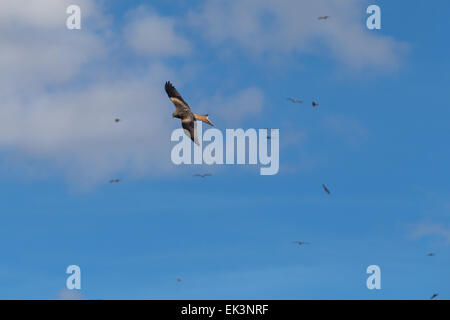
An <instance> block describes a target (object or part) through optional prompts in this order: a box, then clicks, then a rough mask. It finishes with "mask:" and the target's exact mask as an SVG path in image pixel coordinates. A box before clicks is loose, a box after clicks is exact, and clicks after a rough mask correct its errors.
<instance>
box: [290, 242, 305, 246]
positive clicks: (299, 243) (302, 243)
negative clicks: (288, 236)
mask: <svg viewBox="0 0 450 320" xmlns="http://www.w3.org/2000/svg"><path fill="white" fill-rule="evenodd" d="M292 242H293V243H296V244H298V245H299V246H301V245H304V244H309V242H306V241H292Z"/></svg>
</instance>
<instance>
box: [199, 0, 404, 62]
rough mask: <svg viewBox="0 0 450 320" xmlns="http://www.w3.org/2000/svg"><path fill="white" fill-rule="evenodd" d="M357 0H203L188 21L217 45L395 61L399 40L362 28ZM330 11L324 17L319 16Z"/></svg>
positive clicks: (342, 58)
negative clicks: (199, 7)
mask: <svg viewBox="0 0 450 320" xmlns="http://www.w3.org/2000/svg"><path fill="white" fill-rule="evenodd" d="M366 2H367V1H361V0H347V1H336V0H315V1H309V0H297V1H291V0H279V1H273V0H242V1H233V2H230V1H222V0H211V1H206V2H205V3H204V5H203V6H202V7H201V9H200V10H199V11H196V12H191V13H190V21H191V23H192V24H193V25H195V26H197V27H198V29H199V30H200V31H201V32H202V33H203V34H204V35H205V37H206V38H207V39H208V40H209V41H211V42H213V43H215V44H216V45H218V46H223V47H227V46H229V43H230V41H231V42H232V43H236V44H238V45H239V46H240V47H242V48H244V49H245V50H247V51H249V52H251V53H252V54H264V53H275V54H290V53H302V54H305V53H306V54H310V53H317V52H321V51H325V52H326V53H327V54H331V55H332V56H333V57H335V58H336V59H338V60H339V61H341V62H342V63H344V64H345V65H347V66H350V67H353V68H357V69H358V68H363V67H367V66H374V67H395V66H397V64H398V63H399V59H400V57H401V54H400V53H401V52H402V51H403V50H404V49H405V46H404V44H401V43H399V42H397V41H395V40H393V39H391V38H389V37H385V36H378V35H376V32H373V31H368V30H367V29H366V25H365V21H364V19H365V18H366V17H367V15H366V12H365V10H364V8H365V7H364V4H366ZM321 15H330V16H331V18H329V19H328V20H326V21H319V20H318V19H317V17H318V16H321Z"/></svg>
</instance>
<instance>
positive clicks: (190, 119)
mask: <svg viewBox="0 0 450 320" xmlns="http://www.w3.org/2000/svg"><path fill="white" fill-rule="evenodd" d="M164 89H165V90H166V93H167V95H168V96H169V99H170V101H172V103H173V104H174V106H175V112H173V113H172V117H173V118H178V119H181V126H182V127H183V129H184V132H185V133H186V135H187V136H188V137H189V138H191V140H192V141H194V143H195V144H197V145H199V142H198V137H197V126H196V123H195V121H196V120H200V121H202V122H204V123H207V124H209V125H210V126H214V125H213V124H212V122H211V121H209V119H208V115H207V114H205V115H198V114H195V113H193V112H192V110H191V108H190V107H189V105H188V104H187V102H186V101H184V99H183V98H182V97H181V95H180V94H179V93H178V91H177V89H175V87H174V86H173V85H172V84H171V83H170V81H167V82H166V84H165V86H164Z"/></svg>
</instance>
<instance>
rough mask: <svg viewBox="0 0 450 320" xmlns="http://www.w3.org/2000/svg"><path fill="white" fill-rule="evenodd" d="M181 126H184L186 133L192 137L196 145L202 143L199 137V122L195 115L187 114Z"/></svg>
mask: <svg viewBox="0 0 450 320" xmlns="http://www.w3.org/2000/svg"><path fill="white" fill-rule="evenodd" d="M181 126H182V127H183V129H184V132H185V133H186V135H187V136H188V137H190V138H191V140H192V141H194V143H195V144H196V145H200V143H199V142H198V137H197V123H196V122H195V118H194V117H193V116H189V115H186V117H185V118H183V119H182V120H181Z"/></svg>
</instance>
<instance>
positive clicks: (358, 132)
mask: <svg viewBox="0 0 450 320" xmlns="http://www.w3.org/2000/svg"><path fill="white" fill-rule="evenodd" d="M324 126H325V128H326V129H327V130H328V131H330V132H331V134H332V135H333V136H335V137H337V138H339V139H341V140H342V141H344V142H345V143H347V144H349V145H352V146H356V145H359V144H360V143H362V142H363V141H364V140H365V139H367V137H368V135H369V130H368V129H367V128H366V127H365V126H364V125H363V124H362V123H361V122H360V121H358V120H357V119H355V118H352V117H349V116H343V115H332V116H327V117H326V118H325V119H324Z"/></svg>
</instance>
